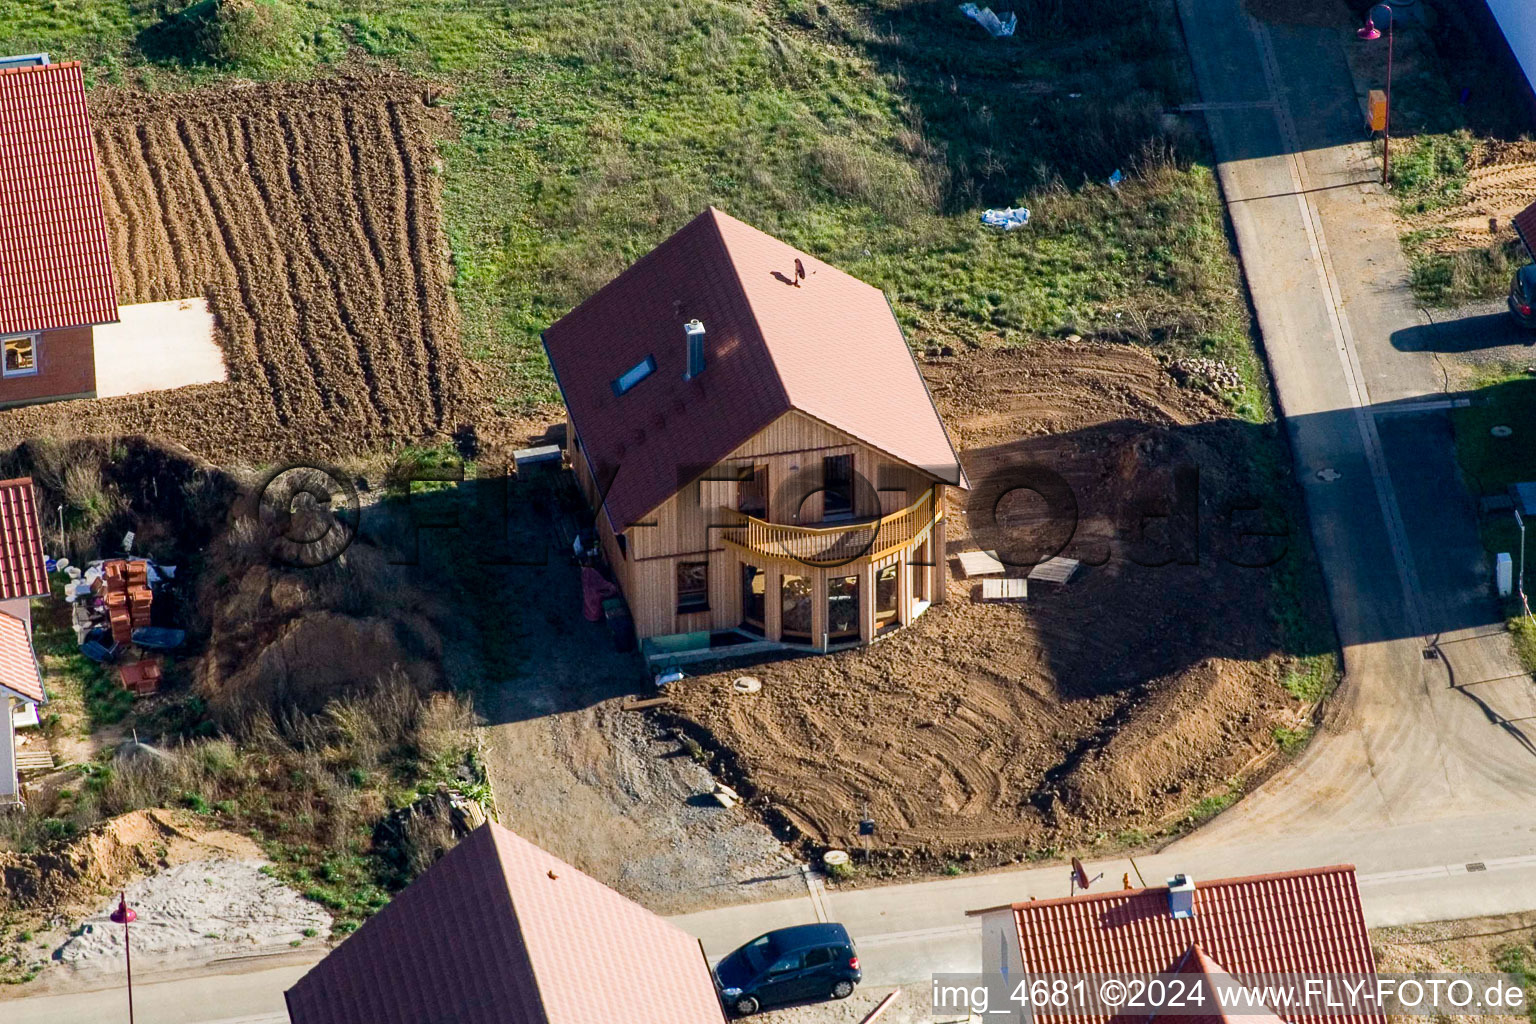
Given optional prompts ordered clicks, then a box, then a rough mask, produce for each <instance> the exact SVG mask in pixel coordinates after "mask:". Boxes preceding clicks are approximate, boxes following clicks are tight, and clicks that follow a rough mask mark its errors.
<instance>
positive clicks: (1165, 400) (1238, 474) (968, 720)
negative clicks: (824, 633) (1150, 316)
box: [669, 343, 1308, 868]
mask: <svg viewBox="0 0 1536 1024" xmlns="http://www.w3.org/2000/svg"><path fill="white" fill-rule="evenodd" d="M925 372H926V374H927V376H928V379H929V383H930V387H931V388H932V390H933V393H934V397H935V399H936V401H937V402H938V405H939V408H940V411H941V413H942V414H943V415H944V417H945V420H946V422H947V423H948V424H949V425H950V427H951V429H952V431H953V432H954V434H955V435H956V441H957V443H958V445H959V446H960V448H961V449H962V455H961V457H962V460H963V462H964V463H965V466H966V470H967V473H968V475H969V476H970V478H971V480H972V483H973V487H974V490H973V491H972V493H971V495H970V496H969V499H968V501H969V504H968V507H967V508H966V509H965V510H964V511H963V512H962V511H960V510H958V509H957V510H955V512H954V513H953V515H952V518H951V526H950V534H949V546H950V554H951V555H953V554H955V553H957V552H958V551H961V550H967V549H969V548H972V547H976V546H978V541H977V540H974V539H971V538H969V537H968V536H967V534H968V529H967V525H966V521H967V518H968V515H967V513H968V514H969V518H970V519H972V520H974V521H982V520H984V519H985V518H986V511H987V509H986V508H985V507H984V506H985V505H986V504H987V503H989V502H994V501H997V500H998V497H999V494H998V490H999V489H998V488H997V487H995V486H992V485H989V484H988V483H987V482H986V481H988V480H989V479H990V478H992V477H993V476H994V475H995V474H996V472H997V471H998V470H999V469H1000V468H1005V467H1009V466H1012V467H1018V466H1021V465H1029V464H1034V465H1044V466H1048V467H1050V468H1051V469H1053V470H1054V471H1055V472H1057V473H1059V474H1061V475H1062V476H1063V477H1064V478H1065V479H1066V480H1067V481H1068V482H1069V484H1070V485H1071V487H1072V490H1073V491H1074V492H1075V494H1076V500H1077V502H1078V505H1079V508H1080V513H1081V521H1080V524H1079V527H1078V530H1077V533H1076V536H1075V537H1074V539H1073V540H1072V543H1071V544H1070V545H1069V547H1068V548H1067V551H1066V553H1067V554H1069V555H1072V556H1073V557H1078V558H1082V559H1083V560H1084V561H1085V563H1102V564H1097V565H1088V564H1085V566H1084V570H1083V572H1082V573H1081V574H1080V575H1079V576H1078V578H1077V579H1075V580H1074V581H1073V582H1072V583H1071V584H1070V585H1069V586H1067V587H1065V588H1056V587H1051V586H1049V585H1043V584H1035V585H1033V586H1032V588H1031V594H1030V600H1029V602H1028V603H1027V604H1025V605H1022V606H1004V605H981V604H975V603H972V600H971V596H972V589H973V588H974V587H975V586H976V582H977V581H974V580H972V581H965V580H953V581H952V582H951V584H950V587H949V595H948V596H949V602H948V603H947V604H946V605H943V606H936V607H934V608H932V609H930V610H929V611H928V612H927V613H926V614H925V615H924V616H923V617H922V618H921V619H920V620H919V621H918V622H917V623H915V624H914V625H913V626H911V627H909V628H908V629H905V630H901V631H898V632H896V633H894V634H892V635H890V636H889V637H887V638H885V639H883V640H881V641H879V642H877V643H875V644H873V645H871V646H869V647H866V648H863V649H859V650H855V651H850V652H845V653H838V654H832V655H828V656H820V657H796V658H788V659H784V660H779V661H774V662H771V663H768V664H762V665H758V666H754V667H753V668H752V669H751V670H750V671H751V674H752V675H754V676H756V677H758V678H759V679H761V680H762V683H763V687H762V690H761V691H760V692H759V693H756V694H752V695H745V696H744V695H740V694H737V693H735V692H734V691H733V690H732V688H731V682H732V680H733V679H734V678H735V676H737V675H739V674H740V673H741V670H737V669H724V667H723V666H722V670H720V671H713V672H707V673H706V674H702V675H699V676H697V677H695V678H690V679H686V680H684V681H683V682H681V683H678V684H673V686H672V687H670V688H669V692H670V693H671V694H672V695H673V696H674V697H675V700H674V703H673V709H674V710H675V711H676V713H677V715H678V716H680V718H681V719H682V720H684V721H686V722H688V723H691V724H690V726H689V727H690V728H692V729H693V730H695V731H696V732H697V734H698V735H700V736H701V737H702V738H703V739H704V740H705V741H706V744H707V745H711V746H716V747H718V748H720V750H721V752H722V753H721V756H722V759H723V764H724V766H725V768H726V771H727V775H728V776H730V777H733V778H734V779H735V780H736V781H738V782H739V783H740V784H741V788H742V789H743V790H744V791H745V792H748V793H751V794H753V795H754V798H755V806H756V807H757V808H758V809H759V811H760V812H761V813H762V814H763V815H764V817H765V819H766V820H767V821H769V822H771V823H773V824H774V825H775V826H777V827H778V828H779V829H780V831H781V834H784V835H787V836H789V837H802V838H804V839H805V840H808V841H809V842H810V843H811V844H813V845H814V846H833V847H848V848H860V847H862V845H863V841H862V840H861V839H859V838H858V837H857V835H856V826H857V823H858V821H859V819H860V817H861V816H862V815H863V814H865V813H866V812H867V813H868V814H869V816H871V817H873V818H874V819H875V821H876V823H877V829H878V831H877V834H876V839H875V841H874V846H875V852H876V855H877V862H878V861H879V860H881V859H883V860H884V861H885V862H886V863H887V864H890V863H891V862H893V861H895V862H905V863H906V864H907V865H908V866H910V867H920V868H921V867H928V868H932V867H934V866H937V865H938V864H939V863H942V862H945V861H951V860H959V861H963V862H968V863H969V862H974V863H976V864H978V865H983V864H996V863H1007V862H1010V861H1016V860H1019V859H1022V858H1023V857H1025V856H1028V855H1030V854H1032V853H1037V852H1041V851H1044V850H1047V849H1054V848H1059V847H1060V846H1062V845H1064V844H1076V843H1083V842H1092V841H1094V840H1096V839H1101V838H1104V837H1105V836H1113V835H1115V834H1116V833H1118V832H1121V831H1122V830H1128V829H1141V830H1149V831H1155V830H1158V829H1161V828H1164V827H1166V826H1167V825H1168V824H1169V823H1170V821H1176V820H1177V819H1178V818H1179V817H1181V816H1182V815H1183V814H1185V813H1186V812H1187V811H1188V809H1189V808H1190V806H1191V804H1192V803H1193V802H1194V801H1196V800H1197V799H1200V798H1202V797H1205V796H1208V795H1212V794H1217V795H1218V796H1219V795H1220V794H1227V793H1230V792H1231V789H1232V785H1233V782H1232V780H1234V779H1236V778H1239V777H1242V776H1244V775H1245V774H1247V773H1251V772H1253V771H1254V770H1255V769H1256V767H1257V766H1259V765H1261V764H1263V763H1264V762H1265V761H1266V760H1267V759H1269V758H1270V757H1271V756H1272V755H1273V753H1274V751H1275V746H1276V745H1275V739H1274V729H1275V728H1276V727H1277V726H1284V727H1287V728H1290V727H1296V726H1299V725H1301V724H1302V722H1303V716H1304V714H1305V713H1306V711H1307V710H1308V709H1305V708H1303V707H1302V706H1300V705H1299V703H1298V702H1297V701H1296V700H1294V699H1293V698H1291V697H1289V696H1288V695H1287V694H1286V693H1285V692H1284V690H1283V689H1282V688H1281V686H1280V683H1279V680H1280V676H1281V673H1282V670H1283V667H1284V664H1285V661H1286V658H1285V657H1284V656H1282V655H1280V654H1278V653H1277V651H1278V650H1279V649H1280V636H1279V630H1278V627H1277V626H1276V625H1275V622H1274V617H1273V615H1272V614H1270V612H1272V610H1273V597H1272V585H1271V581H1270V579H1269V571H1268V570H1265V569H1251V568H1240V567H1238V566H1236V565H1234V564H1231V562H1230V561H1229V558H1232V557H1238V556H1239V555H1240V552H1238V550H1237V549H1236V548H1235V547H1234V546H1233V542H1232V540H1231V537H1230V535H1229V534H1230V527H1231V525H1232V524H1231V523H1230V522H1229V521H1227V519H1225V518H1224V517H1225V516H1226V514H1227V508H1226V506H1228V505H1229V504H1230V503H1232V502H1234V501H1237V502H1241V501H1242V500H1243V499H1244V498H1245V497H1247V496H1249V495H1250V493H1253V492H1252V490H1251V489H1252V488H1254V487H1256V486H1257V485H1256V484H1255V482H1254V477H1253V473H1252V471H1253V467H1254V465H1255V464H1256V463H1257V462H1259V461H1260V455H1259V452H1260V449H1261V447H1262V446H1264V445H1273V444H1274V443H1275V442H1274V441H1273V440H1272V439H1270V438H1267V437H1264V438H1261V436H1260V435H1261V434H1262V433H1263V432H1265V431H1267V430H1268V429H1270V428H1266V427H1257V426H1254V425H1251V424H1245V423H1241V422H1238V421H1234V420H1230V419H1227V418H1225V417H1224V415H1223V413H1222V411H1221V407H1220V406H1219V405H1218V404H1217V403H1216V402H1215V400H1214V399H1212V398H1210V397H1209V396H1208V395H1206V394H1204V393H1202V392H1198V391H1195V390H1191V389H1186V388H1183V387H1180V386H1179V385H1178V384H1176V383H1175V381H1174V380H1173V378H1172V377H1170V376H1169V374H1168V373H1167V372H1166V371H1165V370H1164V368H1163V367H1162V366H1160V365H1159V364H1158V363H1157V362H1156V361H1155V360H1154V359H1153V358H1152V357H1151V356H1150V355H1149V354H1147V353H1146V352H1145V351H1144V350H1141V349H1136V348H1131V347H1124V346H1096V345H1088V344H1068V343H1041V344H1039V345H1036V346H1031V347H1030V348H1029V349H1027V350H1024V351H1018V350H1012V351H992V352H987V353H983V354H977V355H968V356H966V357H964V358H963V360H961V361H957V362H953V363H946V364H939V365H930V366H928V367H927V368H926V370H925ZM1180 466H1193V467H1196V468H1197V469H1198V472H1199V498H1198V506H1199V512H1200V517H1201V524H1202V525H1201V539H1202V541H1203V544H1202V545H1201V547H1200V550H1199V555H1198V564H1189V565H1181V564H1177V563H1175V564H1169V565H1161V566H1154V565H1148V564H1136V562H1135V561H1134V560H1133V558H1132V556H1134V555H1135V550H1136V549H1135V546H1134V545H1131V544H1128V543H1127V538H1128V537H1134V536H1135V535H1136V530H1137V527H1138V523H1139V521H1140V516H1141V512H1142V511H1143V510H1148V509H1152V508H1155V507H1158V505H1159V504H1161V505H1162V506H1164V507H1166V505H1167V500H1166V499H1158V498H1156V497H1155V496H1156V495H1160V494H1162V495H1166V494H1168V493H1170V491H1169V488H1170V484H1169V478H1170V475H1171V473H1172V471H1173V470H1174V469H1175V468H1176V467H1180ZM989 488H990V489H989ZM1149 496H1152V497H1149ZM1010 500H1012V496H1009V497H1005V498H1004V499H1003V501H1004V503H1006V502H1007V501H1010ZM1148 501H1151V503H1152V504H1150V505H1148V504H1146V502H1148ZM1000 508H1001V506H1000ZM1001 510H1002V511H1003V512H1004V513H1005V515H1006V513H1007V509H1006V508H1002V509H1001ZM1037 513H1038V510H1036V509H1029V508H1023V509H1021V510H1019V512H1018V513H1017V515H1016V516H1015V521H1016V522H1019V523H1026V524H1027V523H1030V522H1036V523H1038V521H1039V520H1038V518H1032V517H1036V516H1037ZM1157 529H1158V528H1157V527H1154V528H1153V530H1152V531H1150V532H1149V536H1151V535H1152V534H1155V533H1156V532H1157ZM1024 532H1025V533H1027V532H1028V531H1024ZM1007 539H1008V538H1006V537H1005V538H1004V540H1005V541H1006V540H1007ZM979 546H980V547H982V548H992V547H998V546H999V542H998V540H997V538H996V536H995V535H993V534H989V535H988V536H987V537H985V538H983V539H982V540H981V541H980V543H979ZM1156 546H1157V545H1155V544H1154V545H1153V547H1154V548H1155V547H1156ZM1178 547H1179V545H1177V544H1176V545H1175V546H1174V548H1175V549H1176V548H1178ZM1170 550H1172V549H1170ZM1137 557H1140V558H1141V561H1143V562H1152V561H1157V560H1158V559H1156V558H1149V557H1147V556H1146V554H1145V553H1143V554H1142V555H1141V556H1137ZM1010 572H1011V573H1015V574H1017V573H1019V572H1022V570H1018V569H1015V570H1010ZM1193 609H1198V614H1192V613H1191V612H1192V610H1193Z"/></svg>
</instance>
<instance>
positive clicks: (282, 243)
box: [0, 79, 472, 464]
mask: <svg viewBox="0 0 1536 1024" xmlns="http://www.w3.org/2000/svg"><path fill="white" fill-rule="evenodd" d="M424 99H425V96H424V93H423V91H422V87H421V86H419V85H416V84H414V83H412V82H409V81H406V80H396V79H378V80H352V79H348V80H333V81H325V82H317V83H310V84H299V85H280V84H267V85H247V86H235V87H220V88H213V89H199V90H198V91H196V92H195V93H188V94H180V95H175V94H172V95H147V94H138V93H132V92H123V91H118V92H111V91H101V92H97V93H93V94H92V107H93V109H92V117H93V120H94V123H95V128H96V146H97V153H98V158H99V160H100V166H101V178H102V181H103V184H104V189H105V194H104V206H105V212H106V219H107V225H108V228H109V232H110V236H111V246H112V262H113V267H114V269H115V271H116V273H117V280H118V298H119V301H121V302H123V303H125V304H127V303H138V302H155V301H161V300H167V299H179V298H187V297H191V296H199V295H202V296H206V297H207V298H208V300H209V305H210V308H211V309H212V311H213V313H214V315H215V317H216V318H217V322H218V327H219V335H220V341H221V343H222V345H223V347H224V352H225V361H226V364H227V366H228V370H229V381H228V383H226V384H213V385H205V386H200V387H195V388H187V389H181V390H177V391H175V392H161V393H151V394H146V395H137V396H129V397H123V398H113V399H106V400H100V401H94V402H69V403H62V404H56V405H49V406H41V407H33V408H28V409H19V410H10V411H6V412H4V413H0V443H8V442H12V441H15V440H20V439H23V438H26V437H32V436H38V435H43V434H53V435H56V436H57V435H60V434H63V435H73V434H91V433H123V432H140V433H146V434H151V435H157V436H160V437H164V438H168V439H171V440H174V441H178V442H180V443H182V444H185V445H186V446H187V447H188V448H190V449H192V450H193V451H194V452H196V453H197V454H199V455H202V456H204V457H206V458H209V459H213V460H215V461H219V462H222V463H225V464H228V463H230V462H240V461H255V462H270V461H276V460H279V459H282V458H292V457H295V456H313V457H335V456H341V455H348V454H352V453H355V452H357V451H359V450H366V449H367V448H370V447H381V446H383V445H384V444H386V443H388V442H392V441H400V440H412V439H417V438H423V437H431V436H434V435H439V434H442V433H445V432H450V431H452V430H453V429H454V428H455V427H456V426H457V425H458V423H460V422H461V421H462V420H463V418H464V417H465V415H466V396H467V395H468V394H470V392H471V387H472V385H471V371H470V370H469V368H468V366H467V360H466V358H465V357H464V355H463V352H462V348H461V345H460V340H459V331H458V314H457V310H456V307H455V305H454V303H453V300H452V296H451V294H450V290H449V275H450V271H449V266H448V256H447V245H446V242H445V240H444V236H443V229H442V218H441V211H440V204H439V198H438V186H437V183H436V180H435V168H436V161H437V155H436V150H435V140H436V139H437V137H438V136H439V135H440V134H441V133H442V131H443V129H444V120H443V119H442V118H440V117H439V116H438V114H437V112H436V111H435V110H434V109H433V108H432V107H430V106H428V105H426V103H425V102H424Z"/></svg>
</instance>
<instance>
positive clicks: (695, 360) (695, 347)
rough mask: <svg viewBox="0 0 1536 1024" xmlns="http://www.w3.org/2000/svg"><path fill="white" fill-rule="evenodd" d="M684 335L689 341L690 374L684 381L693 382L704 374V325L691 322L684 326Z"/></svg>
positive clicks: (685, 375) (695, 321)
mask: <svg viewBox="0 0 1536 1024" xmlns="http://www.w3.org/2000/svg"><path fill="white" fill-rule="evenodd" d="M683 334H684V336H686V337H687V339H688V372H687V373H686V374H684V375H683V380H693V378H695V377H697V376H698V375H699V374H701V373H703V372H704V325H703V324H702V323H700V322H699V321H698V320H689V321H688V322H687V323H686V324H684V325H683Z"/></svg>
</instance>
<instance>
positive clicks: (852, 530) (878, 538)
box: [722, 488, 943, 568]
mask: <svg viewBox="0 0 1536 1024" xmlns="http://www.w3.org/2000/svg"><path fill="white" fill-rule="evenodd" d="M942 514H943V513H942V510H940V511H939V512H938V513H937V514H935V510H934V507H933V490H932V489H931V488H930V489H929V490H926V491H924V492H923V495H922V497H920V498H918V499H917V500H916V501H914V502H913V503H912V504H910V505H908V506H907V507H906V508H904V509H901V510H900V511H897V512H892V513H891V514H890V515H887V516H882V517H880V518H879V519H860V520H853V521H845V522H839V523H828V524H826V525H823V526H790V525H788V524H785V523H770V522H767V521H766V520H762V519H759V518H757V517H756V516H741V519H742V523H741V525H739V526H735V527H732V528H730V529H727V530H724V531H722V537H723V539H724V541H725V542H726V543H727V544H729V545H731V546H732V547H736V548H740V549H741V550H743V551H747V552H749V553H751V554H755V555H764V556H767V557H769V558H777V559H784V560H787V561H793V562H797V563H799V564H801V565H808V566H815V567H817V568H833V567H836V566H841V565H847V564H849V563H850V562H855V561H859V560H861V559H865V558H868V559H869V560H871V561H879V560H880V559H882V558H885V557H887V556H888V555H892V554H894V553H896V552H897V551H900V550H901V549H903V548H905V547H908V546H910V545H912V544H913V543H915V542H917V541H919V540H921V539H922V538H923V537H924V536H926V534H927V533H928V529H929V527H931V526H932V525H933V523H934V520H935V519H936V518H938V515H942Z"/></svg>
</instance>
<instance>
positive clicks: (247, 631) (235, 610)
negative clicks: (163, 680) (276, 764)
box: [195, 525, 443, 727]
mask: <svg viewBox="0 0 1536 1024" xmlns="http://www.w3.org/2000/svg"><path fill="white" fill-rule="evenodd" d="M239 535H240V530H239V528H238V525H237V527H236V528H234V529H232V530H231V531H230V535H226V536H225V537H223V538H221V541H220V543H219V545H218V547H217V548H216V549H215V551H214V553H213V555H212V559H213V562H214V564H215V565H216V566H218V567H219V570H220V571H216V572H214V573H211V574H207V580H206V582H205V584H204V585H203V588H202V591H201V597H200V603H201V604H202V606H203V607H204V608H205V609H211V623H210V627H211V637H210V640H209V649H208V653H207V654H206V656H205V657H204V658H203V659H202V660H201V661H200V662H199V663H198V666H197V669H196V672H195V679H196V687H197V689H198V692H199V693H200V694H201V695H202V696H203V697H204V698H205V699H206V700H207V701H208V705H209V710H210V711H212V712H213V713H214V714H215V716H216V717H218V718H219V720H220V721H221V722H223V723H224V724H225V725H226V726H227V727H235V726H237V725H239V724H241V723H248V722H249V721H250V720H251V718H252V715H253V714H254V713H256V712H258V711H262V710H265V711H267V712H268V713H270V714H271V715H272V717H273V718H280V717H281V716H282V715H283V714H285V713H287V712H289V711H298V712H301V713H306V714H313V713H315V712H318V711H319V710H320V709H321V708H323V707H324V706H325V704H326V702H327V701H329V700H331V699H332V698H334V697H337V696H341V695H346V694H349V693H357V692H362V691H368V690H371V689H373V688H374V687H375V686H377V684H378V683H379V682H380V681H381V680H384V679H386V678H388V679H391V680H394V681H398V682H403V683H406V684H408V686H409V687H410V688H412V689H414V690H415V691H416V692H418V693H426V692H428V691H430V690H432V689H434V688H436V687H437V685H438V684H439V682H440V681H441V679H440V668H439V661H440V659H441V657H442V654H443V641H442V635H441V631H440V628H439V623H440V621H441V617H442V615H441V610H440V609H439V608H438V607H437V606H436V605H435V604H434V602H433V601H432V600H430V599H429V598H428V597H427V596H426V595H425V594H424V593H422V592H421V590H420V589H419V588H418V587H416V586H413V585H412V584H411V583H409V582H408V580H407V579H406V577H405V575H404V573H403V572H402V571H401V570H400V567H399V566H396V565H393V564H391V562H390V557H389V556H388V555H387V554H386V553H385V552H384V551H383V550H381V549H380V548H378V547H375V546H374V545H373V544H372V543H370V542H369V541H368V540H366V539H363V540H359V541H358V542H357V543H355V544H353V545H352V547H350V548H348V549H347V551H346V553H345V554H344V555H343V556H342V557H341V558H340V559H338V560H336V561H334V562H330V563H327V564H325V565H322V566H318V567H316V568H313V569H302V570H288V569H283V568H280V567H277V566H273V565H271V564H270V563H268V562H266V561H265V560H263V558H262V551H261V549H259V548H257V549H255V550H252V551H245V550H243V549H242V548H241V545H240V541H239Z"/></svg>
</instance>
